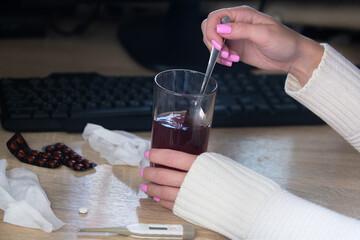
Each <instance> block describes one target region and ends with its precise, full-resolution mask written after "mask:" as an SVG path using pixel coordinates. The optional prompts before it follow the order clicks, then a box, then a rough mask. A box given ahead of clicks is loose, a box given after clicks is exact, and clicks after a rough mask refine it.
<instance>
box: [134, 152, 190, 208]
mask: <svg viewBox="0 0 360 240" xmlns="http://www.w3.org/2000/svg"><path fill="white" fill-rule="evenodd" d="M146 155H147V157H148V159H149V160H150V161H151V162H153V163H155V164H161V165H164V166H166V167H169V168H162V167H146V168H144V169H141V170H140V174H141V175H142V176H143V177H144V178H145V179H146V180H148V181H149V182H148V183H144V184H142V185H141V186H140V188H141V190H142V191H144V192H145V193H146V194H148V195H149V196H151V197H153V199H154V200H155V201H158V202H159V203H160V205H162V206H164V207H166V208H168V209H170V210H172V209H173V207H174V203H175V200H176V197H177V195H178V193H179V190H180V187H181V184H182V182H183V181H184V179H185V176H186V174H187V171H189V169H190V167H191V165H192V164H193V163H194V161H195V159H196V157H197V156H196V155H192V154H188V153H184V152H179V151H175V150H170V149H151V150H150V151H149V152H147V153H146ZM176 169H179V170H176Z"/></svg>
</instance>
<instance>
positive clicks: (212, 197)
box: [173, 153, 280, 239]
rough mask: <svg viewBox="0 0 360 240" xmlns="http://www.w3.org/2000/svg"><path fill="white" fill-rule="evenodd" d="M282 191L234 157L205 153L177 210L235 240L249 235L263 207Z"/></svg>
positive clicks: (188, 178)
mask: <svg viewBox="0 0 360 240" xmlns="http://www.w3.org/2000/svg"><path fill="white" fill-rule="evenodd" d="M219 176H221V179H219ZM278 191H280V187H279V186H278V185H277V184H276V183H274V182H273V181H271V180H270V179H267V178H265V177H263V176H261V175H259V174H257V173H255V172H253V171H252V170H250V169H248V168H246V167H244V166H242V165H241V164H239V163H237V162H235V161H234V160H232V159H230V158H227V157H225V156H223V155H220V154H216V153H203V154H201V155H200V156H198V157H197V159H196V161H195V162H194V163H193V165H192V167H191V169H190V171H189V172H188V173H187V176H186V178H185V180H184V182H183V184H182V186H181V188H180V191H179V194H178V196H177V198H176V201H175V205H174V208H173V212H174V213H175V214H176V215H178V216H180V217H182V218H184V219H185V220H187V221H189V222H192V223H194V224H197V225H200V226H202V227H205V228H208V229H211V230H213V231H216V232H219V233H221V234H223V235H225V236H227V237H229V238H232V239H234V238H239V236H240V237H244V236H246V234H248V232H249V231H250V229H251V226H252V225H253V224H254V221H256V217H257V215H258V212H259V211H260V210H261V208H262V206H263V205H264V204H265V203H266V202H267V200H268V199H269V198H271V196H272V195H273V194H274V193H276V192H278ZM230 223H231V224H230Z"/></svg>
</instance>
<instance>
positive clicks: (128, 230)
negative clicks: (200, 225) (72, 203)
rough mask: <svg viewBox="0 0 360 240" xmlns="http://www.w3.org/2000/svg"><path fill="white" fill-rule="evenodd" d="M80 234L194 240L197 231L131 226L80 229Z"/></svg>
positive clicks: (177, 226)
mask: <svg viewBox="0 0 360 240" xmlns="http://www.w3.org/2000/svg"><path fill="white" fill-rule="evenodd" d="M77 231H78V232H106V233H117V234H120V235H125V236H130V237H135V238H162V239H189V240H190V239H194V237H195V229H194V228H193V227H192V226H190V225H162V224H131V225H127V226H121V227H111V228H78V229H77Z"/></svg>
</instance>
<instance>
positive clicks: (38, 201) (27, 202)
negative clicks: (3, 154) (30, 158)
mask: <svg viewBox="0 0 360 240" xmlns="http://www.w3.org/2000/svg"><path fill="white" fill-rule="evenodd" d="M6 166H7V162H6V160H5V159H2V160H0V209H1V210H3V211H4V222H7V223H11V224H14V225H18V226H23V227H28V228H36V229H41V230H43V231H45V232H52V231H55V230H57V229H59V228H61V227H62V226H63V225H64V223H63V222H62V221H61V220H60V219H58V218H57V217H56V216H55V215H54V213H53V211H52V209H51V208H50V201H49V199H48V198H47V196H46V193H45V192H44V190H43V189H42V188H41V186H40V183H39V179H38V177H37V176H36V174H35V173H34V172H32V171H30V170H27V169H26V168H13V169H11V170H7V171H6Z"/></svg>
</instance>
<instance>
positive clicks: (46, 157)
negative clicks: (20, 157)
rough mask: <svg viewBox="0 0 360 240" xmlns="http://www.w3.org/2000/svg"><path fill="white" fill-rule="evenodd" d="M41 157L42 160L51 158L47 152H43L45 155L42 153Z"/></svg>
mask: <svg viewBox="0 0 360 240" xmlns="http://www.w3.org/2000/svg"><path fill="white" fill-rule="evenodd" d="M41 156H42V157H43V158H45V159H49V158H50V156H51V154H50V153H48V152H45V153H43V154H42V155H41Z"/></svg>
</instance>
